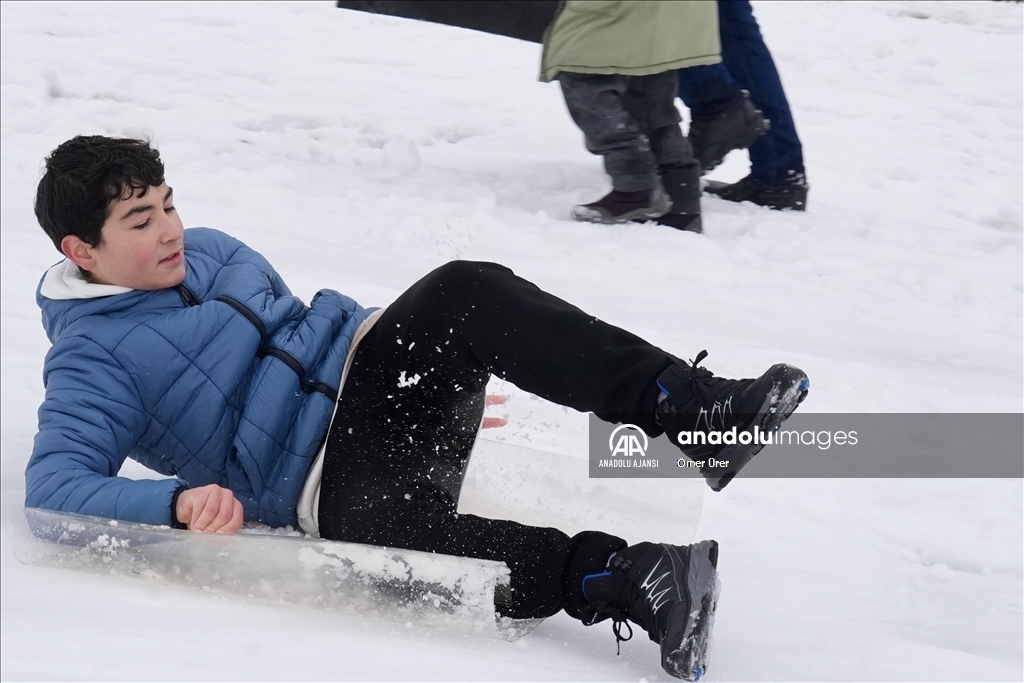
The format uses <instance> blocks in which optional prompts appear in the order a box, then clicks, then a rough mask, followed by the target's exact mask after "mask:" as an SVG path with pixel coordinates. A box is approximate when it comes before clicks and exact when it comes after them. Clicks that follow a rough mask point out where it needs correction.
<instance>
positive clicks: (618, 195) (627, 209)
mask: <svg viewBox="0 0 1024 683" xmlns="http://www.w3.org/2000/svg"><path fill="white" fill-rule="evenodd" d="M670 208H672V202H671V201H670V200H669V198H668V195H667V194H666V193H665V190H664V188H662V186H661V183H660V182H659V183H658V184H657V185H655V186H654V189H653V190H641V191H640V192H620V191H619V190H612V191H611V192H609V193H608V194H606V195H605V196H604V197H602V198H601V199H598V200H597V201H596V202H591V203H590V204H582V205H580V206H574V207H573V209H572V217H573V220H577V221H583V222H587V223H628V222H629V221H635V220H641V221H643V220H647V219H651V218H657V217H658V216H661V215H662V214H665V213H667V212H668V210H669V209H670Z"/></svg>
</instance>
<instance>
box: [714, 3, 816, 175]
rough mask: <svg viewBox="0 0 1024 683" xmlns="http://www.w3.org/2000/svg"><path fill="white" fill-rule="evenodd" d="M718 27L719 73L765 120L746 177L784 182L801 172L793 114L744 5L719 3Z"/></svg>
mask: <svg viewBox="0 0 1024 683" xmlns="http://www.w3.org/2000/svg"><path fill="white" fill-rule="evenodd" d="M718 25H719V32H720V34H721V38H722V61H723V64H724V65H725V68H726V69H728V70H729V73H730V74H732V77H733V78H734V79H735V80H736V82H737V83H738V84H739V86H740V87H741V88H743V89H744V90H747V91H748V92H750V99H751V101H752V102H753V103H754V106H756V107H757V108H758V109H760V110H761V111H762V112H764V115H765V117H766V118H767V119H768V120H770V121H771V127H770V128H769V129H768V132H767V133H766V134H764V135H762V136H761V137H760V138H758V140H757V142H755V143H754V144H753V145H751V146H750V166H751V174H752V175H753V176H754V178H755V179H756V180H759V181H761V182H763V183H766V184H769V185H771V184H776V183H778V182H781V181H784V180H785V179H786V177H787V175H788V174H791V173H801V174H802V173H804V160H803V147H802V146H801V144H800V138H799V137H797V134H796V126H795V124H794V122H793V113H792V112H791V111H790V109H789V101H788V100H787V99H786V93H785V91H784V90H783V89H782V80H781V79H780V78H779V72H778V70H777V69H776V68H775V60H773V59H772V55H771V53H770V52H769V51H768V47H767V46H766V45H765V44H764V39H763V38H762V37H761V29H760V28H759V27H758V25H757V21H756V20H755V19H754V11H753V9H752V8H751V6H750V3H749V2H746V1H741V0H729V1H727V2H726V1H720V2H719V3H718Z"/></svg>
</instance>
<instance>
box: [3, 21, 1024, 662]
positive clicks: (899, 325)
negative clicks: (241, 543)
mask: <svg viewBox="0 0 1024 683" xmlns="http://www.w3.org/2000/svg"><path fill="white" fill-rule="evenodd" d="M0 12H2V18H0V60H2V76H0V95H2V100H0V144H2V159H0V171H2V188H0V191H2V196H0V225H2V232H0V237H2V250H0V258H2V269H0V283H2V292H0V301H2V328H0V332H2V394H0V397H2V458H0V478H2V494H3V495H2V504H0V515H2V525H0V526H2V534H0V540H2V552H0V555H2V560H0V567H2V571H3V581H2V584H0V587H2V602H0V614H2V631H0V647H2V657H0V677H2V678H3V679H4V680H17V679H29V680H32V679H76V680H79V679H92V680H99V679H104V680H128V679H131V680H169V679H179V680H193V679H205V680H221V679H223V680H256V679H259V680H278V679H280V680H300V679H301V680H316V679H334V680H448V681H454V680H573V681H577V680H578V681H584V680H588V681H590V680H595V681H596V680H601V681H604V680H647V681H655V680H667V679H668V677H667V675H666V674H665V673H664V672H663V671H662V670H661V668H660V666H659V664H658V655H657V646H656V645H655V644H654V643H651V642H650V641H648V640H647V639H646V637H645V636H644V634H642V633H638V634H637V636H636V637H634V639H633V640H632V641H630V642H628V643H623V645H622V654H621V655H620V656H616V654H615V650H616V648H615V641H614V637H613V636H612V633H611V629H610V628H609V626H608V624H607V623H604V624H599V625H597V626H593V627H590V628H586V627H583V626H581V625H580V624H579V623H578V622H575V621H574V620H572V619H570V618H569V617H567V616H565V615H564V614H562V615H558V616H556V617H553V618H551V619H548V620H547V621H545V622H544V623H543V624H541V625H540V626H539V627H538V628H537V629H536V630H535V631H534V632H533V633H532V634H530V635H529V636H527V637H525V638H523V639H521V640H519V641H517V642H514V643H508V642H504V641H501V640H499V639H496V638H492V639H489V638H485V637H481V636H478V635H464V636H453V635H451V634H450V633H449V632H442V631H432V630H430V629H426V628H417V627H416V626H415V625H414V624H411V623H409V624H406V623H400V622H394V621H389V620H387V619H384V618H376V617H367V618H357V617H351V616H347V615H344V614H339V613H336V612H332V611H328V610H317V609H312V608H304V607H299V606H294V607H292V606H282V605H266V604H261V603H259V602H255V601H242V600H231V599H225V598H218V597H216V596H212V595H207V594H203V593H200V592H189V591H186V590H182V589H177V588H174V587H167V586H161V585H159V584H154V583H148V582H146V581H133V580H129V579H121V578H114V577H108V576H98V575H91V574H85V573H80V572H74V571H67V570H58V569H48V568H42V567H38V566H33V565H22V564H20V563H19V562H18V561H17V559H16V558H15V556H14V552H13V543H12V530H13V528H14V525H15V523H16V521H17V520H18V519H19V518H20V515H21V514H22V512H21V508H22V505H23V499H24V478H23V470H24V466H25V463H26V461H27V458H28V456H29V453H30V451H31V447H32V439H33V436H34V433H35V410H36V408H37V406H38V405H39V403H40V401H41V399H42V394H43V389H42V382H41V368H42V361H43V357H44V354H45V352H46V349H47V347H48V343H47V340H46V337H45V335H44V333H43V330H42V328H41V326H40V324H39V313H38V309H37V308H36V306H35V302H34V290H35V287H36V285H37V282H38V280H39V277H40V275H41V274H42V272H43V271H44V270H45V269H46V268H47V267H48V266H50V265H51V264H52V263H54V262H56V261H57V260H58V259H59V255H58V254H57V253H56V252H55V251H54V249H53V246H52V244H50V242H49V241H48V240H47V238H46V237H45V236H44V234H43V233H42V231H41V230H40V229H39V227H38V225H37V224H36V221H35V218H34V216H33V213H32V200H33V196H34V191H35V185H36V183H37V182H38V179H39V176H40V173H41V170H40V169H41V160H42V159H43V157H44V156H45V155H46V154H47V153H48V152H49V151H50V150H52V149H53V148H54V147H55V146H56V145H57V144H59V143H60V142H62V141H64V140H65V139H67V138H69V137H72V136H74V135H76V134H109V135H138V136H149V137H152V139H153V141H154V143H155V144H156V145H157V146H158V147H159V149H160V151H161V153H162V156H163V158H164V160H165V162H166V164H167V167H168V181H169V183H170V184H171V185H172V186H173V187H174V190H175V198H176V206H177V208H178V209H179V211H180V213H181V216H182V218H183V220H184V221H185V223H186V225H193V226H199V225H205V226H211V227H217V228H219V229H221V230H225V231H227V232H230V233H232V234H234V235H236V236H238V237H239V238H241V239H242V240H244V241H245V242H247V243H248V244H249V245H250V246H252V247H254V248H256V249H257V250H259V251H260V252H262V253H263V254H264V255H266V256H267V257H268V258H269V259H270V260H271V262H272V263H273V264H274V265H275V266H276V267H277V269H278V270H279V272H281V274H282V275H283V276H284V278H285V280H286V281H287V282H288V284H289V285H290V286H291V288H292V289H293V290H294V291H295V292H297V293H298V294H300V295H302V296H303V297H305V298H306V299H307V300H308V298H309V297H311V296H312V294H313V293H314V292H315V291H316V290H318V289H320V288H322V287H330V288H334V289H338V290H340V291H342V292H344V293H346V294H349V295H351V296H354V297H355V298H356V299H357V300H359V301H360V302H361V303H363V304H364V305H368V306H370V305H374V306H380V305H386V304H387V303H389V302H390V301H392V300H393V299H394V298H395V297H397V296H398V294H399V293H400V292H402V291H403V290H404V289H405V288H406V287H408V286H409V285H410V284H412V283H413V282H414V281H416V280H417V279H418V278H419V277H421V276H422V275H424V274H425V273H426V272H428V271H429V270H430V269H432V268H434V267H437V266H439V265H441V264H443V263H445V262H447V261H449V260H452V259H475V260H491V261H498V262H501V263H504V264H506V265H508V266H510V267H512V268H513V269H514V270H515V271H516V272H517V273H519V274H520V275H523V276H524V277H526V278H528V279H530V280H532V281H534V282H536V283H537V284H538V285H540V286H541V287H543V288H545V289H547V290H549V291H552V292H554V293H555V294H558V295H560V296H562V297H564V298H566V299H568V300H570V301H572V302H574V303H576V304H577V305H579V306H580V307H582V308H584V309H585V310H587V311H589V312H591V313H593V314H595V315H597V316H599V317H601V318H603V319H604V320H607V321H609V322H612V323H614V324H618V325H620V326H622V327H625V328H628V329H630V330H632V331H634V332H636V333H638V334H640V335H642V336H644V337H645V338H647V339H648V340H649V341H651V342H653V343H655V344H658V345H660V346H663V347H664V348H666V349H669V350H671V351H672V352H674V353H676V354H677V355H679V356H681V357H685V358H693V357H695V356H696V354H697V353H698V352H699V351H700V350H701V349H705V348H706V349H708V350H709V352H710V355H709V357H708V359H707V360H706V361H705V364H706V365H707V367H709V368H710V369H711V370H713V371H714V372H716V373H717V374H720V375H725V376H734V377H736V376H751V375H757V374H760V373H761V372H762V371H763V370H764V369H765V368H767V367H768V366H769V365H771V364H772V363H775V362H781V361H785V362H789V363H792V364H794V365H798V366H800V367H801V368H803V369H804V370H806V371H807V373H808V374H809V376H810V377H811V381H812V388H811V393H810V396H809V398H808V400H807V401H806V402H805V403H804V405H803V406H802V408H801V410H802V411H817V412H850V413H856V412H891V413H899V412H936V413H941V412H947V413H953V412H1017V413H1019V412H1022V411H1024V332H1022V330H1024V322H1022V316H1024V303H1022V297H1024V287H1022V280H1024V246H1022V222H1024V221H1022V195H1024V158H1022V156H1024V153H1022V150H1024V145H1022V137H1024V136H1022V118H1024V95H1022V87H1024V85H1022V84H1024V39H1022V34H1024V31H1022V25H1024V12H1022V5H1021V4H1020V3H1013V2H974V3H956V2H862V3H816V2H794V3H783V2H778V3H756V4H755V14H756V16H757V18H758V20H759V21H760V23H761V25H762V28H763V30H764V34H765V37H766V40H767V42H768V44H769V47H770V48H771V50H772V52H773V54H774V56H775V58H776V61H777V63H778V66H779V70H780V72H781V74H782V78H783V82H784V84H785V87H786V91H787V94H788V96H789V99H790V102H791V104H792V107H793V111H794V117H795V119H796V124H797V130H798V132H799V133H800V136H801V138H802V140H803V143H804V148H805V155H806V162H807V169H808V179H809V181H810V184H811V192H810V198H809V210H808V212H807V213H789V212H787V213H779V212H774V211H769V210H767V209H763V208H759V207H756V206H753V205H751V204H733V203H728V202H725V201H722V200H719V199H716V198H706V199H705V200H704V204H703V207H704V225H705V230H706V234H704V235H695V234H689V233H682V232H677V231H674V230H672V229H669V228H665V227H659V226H656V225H653V224H647V225H631V226H598V225H588V224H577V223H573V222H571V221H570V220H569V219H568V214H569V209H570V207H571V206H572V204H574V203H579V202H585V201H590V200H593V199H596V198H597V197H599V196H601V195H602V194H603V193H604V192H605V191H606V190H607V188H608V184H607V179H606V177H605V175H604V173H603V171H602V169H601V164H600V160H599V159H598V158H596V157H593V156H591V155H589V154H588V153H587V152H586V151H585V149H584V147H583V142H582V136H581V134H580V133H579V131H578V130H577V129H576V128H575V127H574V125H573V124H572V122H571V121H570V119H569V117H568V115H567V113H566V111H565V108H564V104H563V102H562V99H561V94H560V92H559V89H558V87H557V85H553V84H541V83H539V82H538V81H537V78H536V76H537V70H538V65H539V59H540V47H539V46H537V45H533V44H528V43H524V42H520V41H516V40H512V39H507V38H501V37H495V36H489V35H485V34H482V33H476V32H472V31H466V30H461V29H455V28H451V27H444V26H436V25H427V24H422V23H418V22H413V21H408V20H402V19H396V18H388V17H380V16H373V15H368V14H362V13H356V12H350V11H343V10H339V9H336V8H335V7H334V6H333V4H332V3H330V2H313V3H303V2H287V3H284V2H279V3H252V4H249V3H127V2H125V3H120V2H119V3H92V2H90V3H83V2H77V3H66V4H64V3H14V2H4V3H3V4H2V5H0ZM684 116H685V113H684ZM746 169H747V162H746V157H745V155H744V154H743V153H733V154H732V155H730V157H729V158H728V159H727V161H726V163H725V164H723V165H722V166H721V167H719V168H718V169H716V170H715V171H714V172H713V173H712V174H711V177H712V178H714V179H718V180H726V181H732V180H737V179H739V178H740V177H742V176H743V175H745V174H746ZM494 390H495V391H496V392H498V393H503V394H506V395H509V396H510V401H509V403H508V404H506V405H505V406H496V407H494V408H492V409H491V412H490V414H493V415H494V416H502V415H504V416H507V417H508V418H509V421H510V424H509V426H507V427H504V428H502V429H496V430H492V431H489V432H488V433H486V434H485V436H486V437H487V438H490V439H496V440H501V441H504V442H506V443H507V444H511V445H514V446H520V447H527V448H531V449H537V450H541V451H550V452H552V453H554V454H556V455H553V456H552V462H556V461H557V462H558V463H560V464H559V465H558V468H562V469H558V468H556V469H557V470H558V471H559V472H568V474H562V475H559V477H565V481H564V482H560V481H551V480H550V478H548V479H549V480H547V481H545V480H544V478H543V477H535V478H533V479H531V478H528V477H525V476H524V477H522V478H521V479H520V480H518V481H510V480H508V479H506V480H505V481H504V482H503V481H501V479H500V477H490V478H488V477H487V476H486V475H487V472H486V471H484V472H482V473H481V476H480V477H478V480H479V482H480V483H479V485H480V486H484V487H486V486H491V487H492V491H493V495H492V496H491V497H490V498H488V496H486V495H484V496H481V495H480V494H479V491H478V492H477V493H476V494H474V495H476V496H477V499H478V501H480V500H481V499H482V502H480V503H479V504H480V505H484V504H487V503H490V504H491V507H492V509H491V510H489V512H490V513H491V514H499V513H501V512H502V505H503V504H504V503H506V502H507V504H508V508H507V510H505V512H506V513H507V514H509V515H514V514H519V513H522V514H526V513H525V512H523V511H524V510H527V509H528V511H529V514H530V515H533V517H531V521H532V520H533V519H534V518H538V519H545V518H547V519H550V520H551V521H550V522H549V523H551V524H557V523H558V522H559V520H561V519H563V518H564V515H563V514H562V513H565V512H566V511H565V510H562V511H561V512H560V511H558V510H554V509H552V510H550V511H548V509H547V507H546V506H547V504H548V502H552V508H554V507H557V506H556V505H555V504H554V503H558V505H562V506H563V507H564V506H565V500H566V499H565V497H564V496H563V497H562V498H559V497H558V496H556V495H554V494H553V493H552V491H555V490H557V489H558V488H559V486H561V485H562V484H564V487H563V488H566V489H568V490H569V491H570V492H572V491H582V490H583V489H581V488H580V484H579V483H578V482H575V481H573V480H572V476H573V475H572V468H571V467H570V468H568V469H565V468H564V467H563V465H564V464H565V463H566V462H571V461H572V460H573V459H575V460H576V461H579V473H578V475H577V476H578V477H579V478H580V479H585V478H586V467H585V462H583V460H582V459H583V458H584V457H585V448H586V446H585V434H586V418H585V416H583V415H580V414H578V413H574V412H573V411H570V410H566V409H563V408H560V407H557V406H552V405H549V404H546V403H544V402H542V401H540V400H539V399H536V398H535V397H531V396H529V395H526V394H524V393H523V392H519V391H517V390H516V389H515V388H514V387H511V386H508V385H503V384H500V383H495V386H494ZM758 457H759V458H770V457H771V451H770V449H769V450H766V451H765V452H764V453H762V454H761V455H760V456H758ZM964 457H970V454H969V453H968V454H965V455H964ZM123 473H124V474H126V475H128V476H136V477H144V476H153V475H150V474H148V473H146V471H145V470H142V469H141V468H140V467H138V466H133V465H131V464H130V463H129V464H128V465H126V467H125V468H124V470H123ZM488 481H489V482H490V483H488ZM669 483H670V484H671V483H672V482H669ZM675 483H677V484H678V485H679V488H678V489H677V491H678V492H679V494H678V498H679V500H677V499H676V495H675V494H674V493H673V488H672V486H667V487H666V486H664V482H661V483H659V486H661V487H660V488H658V489H657V494H656V495H654V494H652V493H651V492H652V491H654V490H655V489H653V488H651V489H639V490H638V491H637V493H636V494H635V495H633V496H632V498H631V496H629V495H607V496H605V495H604V493H603V491H604V489H601V488H600V487H599V486H598V484H600V482H597V484H595V483H594V482H590V483H588V486H590V488H588V489H586V490H587V491H588V493H587V494H586V496H585V497H586V504H587V505H589V506H592V507H593V508H594V509H596V510H598V512H594V513H593V514H592V515H591V516H590V518H589V519H590V520H592V523H593V526H595V527H598V528H603V527H608V528H610V529H612V530H614V531H616V532H617V533H620V534H624V535H626V536H627V538H629V539H630V540H634V541H639V540H645V539H647V538H648V536H650V535H652V534H657V535H658V538H651V539H649V540H661V541H668V542H676V543H685V542H689V541H690V540H691V539H692V538H694V537H696V538H715V539H717V540H718V541H719V542H720V543H721V547H722V554H721V561H720V565H719V569H720V571H721V577H722V584H723V594H722V600H721V603H720V605H719V611H718V616H717V626H716V631H715V640H714V647H713V651H712V653H711V659H710V662H709V669H708V673H707V676H706V678H705V680H708V681H736V680H764V681H783V680H786V681H805V680H806V681H811V680H813V681H903V680H922V681H924V680H928V681H979V680H985V681H987V680H1015V681H1019V680H1021V679H1022V678H1024V661H1022V660H1024V653H1022V650H1024V645H1022V643H1024V633H1022V631H1024V616H1022V602H1024V578H1022V576H1024V575H1022V557H1024V547H1022V546H1024V528H1022V526H1024V490H1022V481H1021V480H987V479H975V480H938V479H932V480H907V479H904V480H884V479H857V480H839V479H831V480H809V479H774V480H773V479H743V478H742V477H741V478H740V479H738V480H737V481H735V482H733V483H732V484H731V485H730V486H729V487H728V488H727V489H726V490H725V491H723V492H721V493H717V494H715V493H712V492H710V491H708V492H707V493H706V494H705V495H704V496H703V512H702V513H700V505H699V496H697V497H696V500H697V503H698V504H697V505H696V506H695V505H694V504H693V503H694V500H695V497H694V496H695V494H694V493H693V491H692V487H690V486H689V484H688V483H686V482H675ZM503 486H504V487H505V488H507V489H510V490H511V489H515V496H511V495H509V496H507V497H503V496H502V487H503ZM651 486H654V484H653V483H652V484H651ZM574 487H575V488H574ZM514 497H518V498H517V501H518V502H517V501H513V500H512V498H514ZM556 499H557V500H556ZM495 500H497V501H498V503H497V504H495V503H494V501H495ZM516 505H518V506H519V507H518V509H519V513H517V512H516V509H517V508H516ZM569 507H571V505H570V506H569ZM549 512H550V516H549V517H548V516H547V515H548V514H549ZM560 515H562V516H560ZM654 516H657V517H658V518H657V519H653V517H654ZM587 522H588V519H584V520H582V523H584V524H585V523H587ZM694 527H696V530H695V531H694Z"/></svg>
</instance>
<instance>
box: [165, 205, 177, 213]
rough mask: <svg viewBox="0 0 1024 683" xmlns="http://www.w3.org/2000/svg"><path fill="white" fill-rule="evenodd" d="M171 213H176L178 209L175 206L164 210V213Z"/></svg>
mask: <svg viewBox="0 0 1024 683" xmlns="http://www.w3.org/2000/svg"><path fill="white" fill-rule="evenodd" d="M171 211H176V209H175V208H174V207H173V206H168V207H165V208H164V213H170V212H171Z"/></svg>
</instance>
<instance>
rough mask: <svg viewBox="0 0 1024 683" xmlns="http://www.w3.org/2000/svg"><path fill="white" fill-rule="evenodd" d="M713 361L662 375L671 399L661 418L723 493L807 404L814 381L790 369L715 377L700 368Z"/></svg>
mask: <svg viewBox="0 0 1024 683" xmlns="http://www.w3.org/2000/svg"><path fill="white" fill-rule="evenodd" d="M707 355H708V352H707V351H701V352H700V353H699V354H697V358H696V360H694V362H693V365H692V366H690V365H687V364H686V363H680V364H677V365H673V366H670V367H669V368H668V369H667V370H665V371H664V372H663V373H661V375H660V376H659V377H658V387H659V388H660V389H661V391H662V393H664V394H665V395H666V397H665V399H664V400H663V401H661V403H659V404H658V409H657V415H658V421H659V422H660V423H661V426H662V427H663V428H664V429H665V434H666V436H668V437H669V439H671V441H672V443H674V444H676V446H678V447H679V449H680V450H682V451H683V453H684V454H685V455H686V456H687V457H688V458H690V459H691V460H694V461H697V462H701V463H703V464H702V465H701V467H700V471H701V473H702V474H703V475H704V479H705V480H706V481H707V483H708V486H710V487H711V488H712V489H713V490H715V491H721V490H722V489H723V488H725V486H726V484H728V483H729V482H730V481H731V480H732V478H733V477H735V476H736V474H737V472H739V471H740V469H742V468H743V466H744V465H746V464H747V463H748V462H750V459H751V458H753V457H754V456H755V455H757V454H758V452H760V450H761V449H762V448H764V446H765V445H766V443H765V442H766V441H767V440H769V438H770V435H771V434H772V433H773V432H775V431H776V430H777V429H778V428H779V426H780V425H781V424H782V423H783V421H784V420H786V418H788V417H789V416H790V415H792V414H793V411H794V410H796V408H797V406H798V405H799V404H800V403H801V402H802V401H803V400H804V398H806V396H807V390H808V388H809V387H810V381H809V380H808V379H807V375H806V374H804V372H803V370H800V369H799V368H795V367H793V366H792V365H784V364H779V365H773V366H772V367H771V368H769V369H768V372H766V373H764V374H763V375H761V376H760V377H759V378H757V379H723V378H721V377H715V376H714V375H713V374H711V371H710V370H707V369H706V368H701V367H697V366H698V364H699V363H700V362H701V361H702V360H703V359H704V357H705V356H707ZM755 428H756V429H755ZM716 437H717V438H716Z"/></svg>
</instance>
